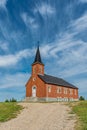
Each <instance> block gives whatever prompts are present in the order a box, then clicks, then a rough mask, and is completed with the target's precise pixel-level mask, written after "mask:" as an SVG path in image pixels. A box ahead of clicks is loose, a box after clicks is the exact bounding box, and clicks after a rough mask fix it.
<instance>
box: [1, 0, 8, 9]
mask: <svg viewBox="0 0 87 130" xmlns="http://www.w3.org/2000/svg"><path fill="white" fill-rule="evenodd" d="M7 1H8V0H0V8H3V9H6V3H7Z"/></svg>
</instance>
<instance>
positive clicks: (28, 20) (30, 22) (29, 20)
mask: <svg viewBox="0 0 87 130" xmlns="http://www.w3.org/2000/svg"><path fill="white" fill-rule="evenodd" d="M21 18H22V20H23V21H24V23H25V25H26V26H27V27H29V28H32V29H37V28H38V27H39V25H38V23H37V21H36V19H35V18H34V17H31V16H29V15H28V14H27V13H22V14H21Z"/></svg>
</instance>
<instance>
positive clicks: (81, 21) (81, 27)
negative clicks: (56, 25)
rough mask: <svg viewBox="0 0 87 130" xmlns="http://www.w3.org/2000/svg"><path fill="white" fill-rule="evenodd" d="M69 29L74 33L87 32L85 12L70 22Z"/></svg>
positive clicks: (86, 15)
mask: <svg viewBox="0 0 87 130" xmlns="http://www.w3.org/2000/svg"><path fill="white" fill-rule="evenodd" d="M70 27H71V28H73V31H75V33H79V32H82V31H85V30H87V12H85V14H84V15H83V16H82V17H80V18H78V19H76V20H75V21H72V22H71V24H70Z"/></svg>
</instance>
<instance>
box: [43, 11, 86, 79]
mask: <svg viewBox="0 0 87 130" xmlns="http://www.w3.org/2000/svg"><path fill="white" fill-rule="evenodd" d="M86 15H87V14H86V13H85V14H84V15H83V16H82V17H80V18H78V19H76V20H74V21H73V23H72V22H71V23H70V25H69V28H68V29H69V30H67V31H66V32H63V33H62V34H61V37H60V38H56V40H55V41H54V42H53V43H51V44H47V45H46V47H47V49H44V52H43V49H42V53H44V56H46V55H47V57H48V58H49V59H50V58H54V62H55V63H56V67H57V66H58V68H60V70H59V72H58V73H56V75H59V76H63V77H71V76H75V75H78V74H82V73H85V72H87V53H86V52H87V42H85V41H83V40H82V39H79V38H76V35H79V32H83V31H85V30H87V22H86V21H87V16H86ZM50 66H51V64H50ZM52 66H53V64H52ZM52 66H51V67H52ZM55 69H57V68H54V69H53V70H54V72H55Z"/></svg>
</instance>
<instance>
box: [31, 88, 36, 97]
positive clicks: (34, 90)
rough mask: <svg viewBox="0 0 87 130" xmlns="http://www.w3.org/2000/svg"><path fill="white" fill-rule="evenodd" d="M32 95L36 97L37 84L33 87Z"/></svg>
mask: <svg viewBox="0 0 87 130" xmlns="http://www.w3.org/2000/svg"><path fill="white" fill-rule="evenodd" d="M32 97H36V86H33V87H32Z"/></svg>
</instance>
